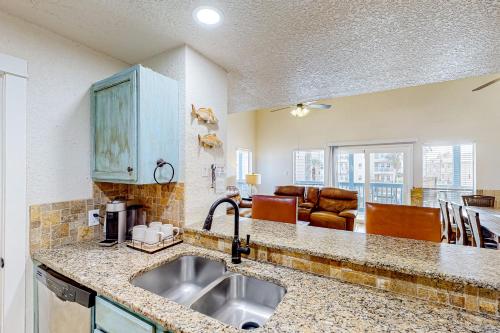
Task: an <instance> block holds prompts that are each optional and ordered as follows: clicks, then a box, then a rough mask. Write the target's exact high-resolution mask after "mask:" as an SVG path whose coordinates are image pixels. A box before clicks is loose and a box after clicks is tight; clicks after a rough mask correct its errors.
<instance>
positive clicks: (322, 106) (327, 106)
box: [307, 104, 332, 110]
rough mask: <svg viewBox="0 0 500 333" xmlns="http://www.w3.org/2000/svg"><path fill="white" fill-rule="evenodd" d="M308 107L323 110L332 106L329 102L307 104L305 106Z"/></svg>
mask: <svg viewBox="0 0 500 333" xmlns="http://www.w3.org/2000/svg"><path fill="white" fill-rule="evenodd" d="M307 107H308V108H311V109H323V110H328V109H330V108H331V107H332V106H331V105H330V104H309V105H308V106H307Z"/></svg>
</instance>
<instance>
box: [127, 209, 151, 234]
mask: <svg viewBox="0 0 500 333" xmlns="http://www.w3.org/2000/svg"><path fill="white" fill-rule="evenodd" d="M144 224H146V209H145V208H144V206H143V205H141V204H138V203H132V202H131V203H128V204H127V235H126V239H127V240H131V239H132V229H133V228H134V226H136V225H144Z"/></svg>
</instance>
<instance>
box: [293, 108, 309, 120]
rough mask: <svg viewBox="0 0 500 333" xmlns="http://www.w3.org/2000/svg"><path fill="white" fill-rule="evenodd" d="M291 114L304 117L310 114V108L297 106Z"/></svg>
mask: <svg viewBox="0 0 500 333" xmlns="http://www.w3.org/2000/svg"><path fill="white" fill-rule="evenodd" d="M290 114H291V115H292V116H294V117H298V118H302V117H305V116H307V115H308V114H309V109H308V108H305V107H300V106H299V107H297V108H295V109H293V110H292V111H290Z"/></svg>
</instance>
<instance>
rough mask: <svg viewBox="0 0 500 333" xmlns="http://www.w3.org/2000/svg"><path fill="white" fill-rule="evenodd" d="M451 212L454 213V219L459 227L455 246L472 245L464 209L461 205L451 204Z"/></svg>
mask: <svg viewBox="0 0 500 333" xmlns="http://www.w3.org/2000/svg"><path fill="white" fill-rule="evenodd" d="M451 210H452V212H453V219H454V220H455V223H456V225H457V234H456V237H455V244H458V245H471V243H470V241H469V236H468V234H469V233H468V232H467V227H466V222H465V217H464V215H463V208H462V206H461V205H459V204H456V203H453V202H452V203H451Z"/></svg>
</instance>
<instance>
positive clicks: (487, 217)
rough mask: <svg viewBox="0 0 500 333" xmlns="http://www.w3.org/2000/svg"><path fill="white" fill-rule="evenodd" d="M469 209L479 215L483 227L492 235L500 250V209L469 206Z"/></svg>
mask: <svg viewBox="0 0 500 333" xmlns="http://www.w3.org/2000/svg"><path fill="white" fill-rule="evenodd" d="M465 208H467V209H470V210H473V211H475V212H478V213H479V220H480V222H481V226H482V227H484V228H486V229H488V231H489V232H491V233H492V235H493V238H494V240H495V241H496V242H497V244H498V248H499V249H500V208H490V207H475V206H467V207H465Z"/></svg>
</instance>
